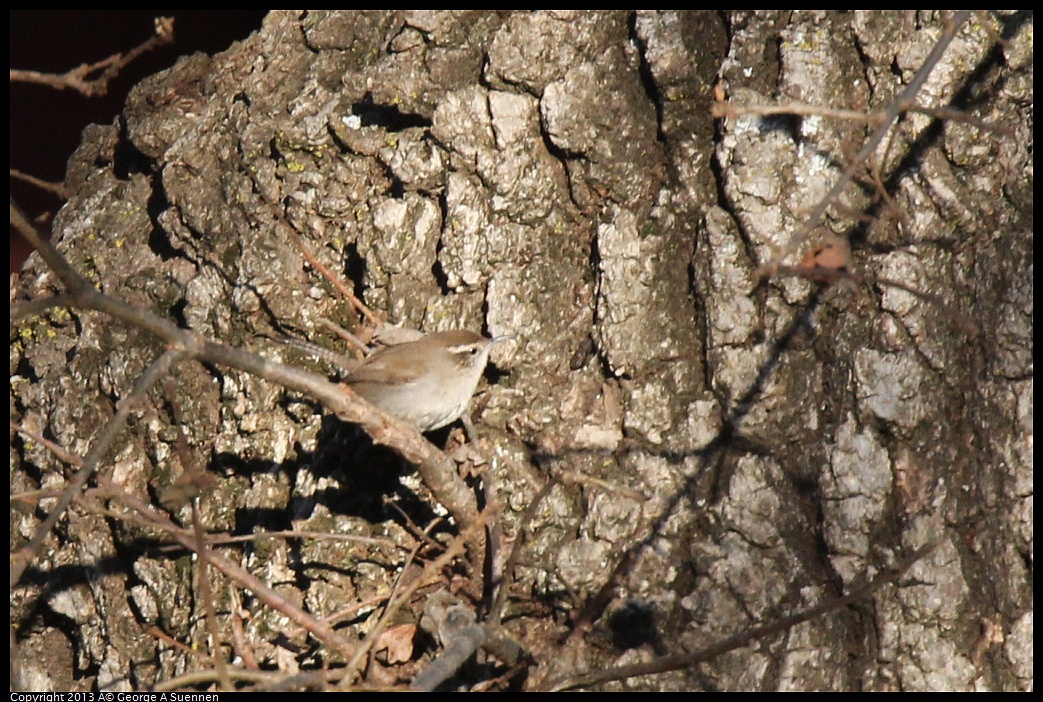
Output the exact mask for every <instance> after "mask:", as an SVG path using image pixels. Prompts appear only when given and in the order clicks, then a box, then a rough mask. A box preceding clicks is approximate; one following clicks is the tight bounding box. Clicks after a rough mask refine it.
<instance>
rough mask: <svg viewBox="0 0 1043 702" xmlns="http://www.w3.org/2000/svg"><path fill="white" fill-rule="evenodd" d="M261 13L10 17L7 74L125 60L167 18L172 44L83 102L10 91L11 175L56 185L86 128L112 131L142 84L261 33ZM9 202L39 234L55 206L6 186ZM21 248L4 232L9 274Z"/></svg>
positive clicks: (32, 90) (33, 190)
mask: <svg viewBox="0 0 1043 702" xmlns="http://www.w3.org/2000/svg"><path fill="white" fill-rule="evenodd" d="M266 14H267V10H249V11H246V10H220V11H186V10H134V11H125V12H124V11H115V10H85V11H59V10H17V11H11V12H10V20H11V43H10V46H11V63H10V68H17V69H23V70H35V71H43V72H48V73H58V74H61V73H65V72H66V71H68V70H70V69H72V68H75V67H77V66H79V65H80V64H84V63H94V62H95V61H100V60H102V59H104V58H107V57H109V56H111V55H112V54H115V53H125V52H127V51H130V50H131V49H133V48H134V47H136V46H138V45H139V44H141V43H143V42H144V41H146V40H147V39H148V38H149V37H150V36H152V35H153V33H154V29H153V27H154V19H155V18H156V17H173V18H174V42H173V43H172V44H169V45H167V46H163V47H160V48H158V49H156V50H153V51H151V52H148V53H146V54H144V55H142V56H140V57H138V59H137V60H135V61H134V62H132V63H130V64H129V65H127V66H126V67H124V69H123V70H122V71H121V72H120V74H119V75H118V76H117V77H116V78H115V79H114V80H112V81H111V82H110V83H109V90H108V93H107V94H106V95H104V96H100V97H86V96H84V95H81V94H80V93H78V92H76V91H74V90H70V89H64V90H56V89H55V88H52V87H50V86H47V85H39V84H34V83H11V103H10V104H11V132H10V154H11V156H10V164H9V165H10V167H11V168H14V169H17V170H19V171H22V172H23V173H27V174H29V175H32V176H35V177H37V178H41V179H43V180H47V181H53V182H61V181H62V180H63V178H64V177H65V163H66V161H67V160H68V158H69V156H70V155H71V154H72V152H73V150H74V149H75V148H76V145H77V144H78V143H79V141H80V133H81V132H82V131H83V128H84V127H85V126H86V125H88V124H91V123H98V124H111V123H112V121H113V120H114V119H115V117H116V115H117V114H118V113H119V111H120V109H121V108H122V107H123V101H124V98H125V97H126V94H127V92H128V91H129V90H130V88H131V87H132V86H134V84H136V83H137V82H138V81H140V80H141V79H142V78H144V77H145V76H148V75H151V74H152V73H155V72H156V71H160V70H162V69H164V68H168V67H170V66H172V65H173V64H174V62H175V61H176V60H177V58H178V57H179V56H181V55H184V54H191V53H194V52H196V51H203V52H206V53H208V54H215V53H218V52H221V51H224V50H225V49H227V48H228V46H229V45H230V44H231V43H232V42H233V41H236V40H238V39H243V38H245V37H247V36H248V35H249V34H250V33H251V32H253V31H254V30H256V29H258V28H259V27H260V26H261V21H262V20H263V19H264V16H265V15H266ZM10 182H11V185H10V194H11V197H12V198H13V199H14V201H15V202H17V203H18V204H19V206H21V207H22V209H23V210H25V212H26V214H28V215H29V217H30V218H32V219H34V220H37V221H38V223H39V225H40V229H41V231H44V232H46V231H48V230H49V228H50V227H49V224H50V220H51V218H52V217H53V215H54V213H55V212H56V211H57V210H58V208H60V207H61V205H62V201H61V199H60V198H58V197H57V196H56V195H54V194H53V193H49V192H45V191H43V190H41V189H40V188H37V187H35V186H33V185H29V184H27V183H25V182H23V181H21V180H17V179H15V178H12V179H11V181H10ZM26 254H27V251H26V244H25V243H24V242H23V241H22V239H21V237H19V236H18V235H17V234H16V233H14V231H13V230H12V232H11V272H14V271H16V270H18V269H20V268H21V266H22V262H23V261H24V258H25V255H26Z"/></svg>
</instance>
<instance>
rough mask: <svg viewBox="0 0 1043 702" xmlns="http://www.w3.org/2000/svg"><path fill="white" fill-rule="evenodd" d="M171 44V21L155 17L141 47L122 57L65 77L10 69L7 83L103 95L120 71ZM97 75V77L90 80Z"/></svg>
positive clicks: (88, 64)
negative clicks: (137, 59)
mask: <svg viewBox="0 0 1043 702" xmlns="http://www.w3.org/2000/svg"><path fill="white" fill-rule="evenodd" d="M173 41H174V18H173V17H157V18H156V19H155V30H154V33H153V35H152V36H151V37H149V38H148V39H147V40H145V41H144V42H143V43H142V44H140V45H138V46H136V47H134V48H133V49H131V50H130V51H128V52H127V53H126V54H113V55H112V56H109V57H108V58H104V59H102V60H101V61H95V62H94V63H85V64H82V65H80V66H77V67H76V68H73V69H70V70H68V71H66V72H65V73H43V72H41V71H28V70H18V69H14V68H12V69H11V73H10V82H12V83H39V84H41V85H48V86H50V87H52V88H55V89H57V90H63V89H65V88H71V89H73V90H75V91H77V92H79V93H81V94H83V95H86V96H87V97H93V96H95V95H104V94H105V93H106V92H108V89H109V82H110V81H111V80H112V79H113V78H115V77H116V76H117V75H119V72H120V71H121V70H123V67H124V66H126V65H127V64H128V63H130V62H131V61H133V60H134V59H136V58H137V57H139V56H141V55H142V54H143V53H145V52H146V51H152V50H153V49H156V48H158V47H160V46H164V45H166V44H170V43H172V42H173ZM99 71H101V73H100V75H97V76H95V77H93V78H92V77H91V76H92V75H94V74H97V73H98V72H99Z"/></svg>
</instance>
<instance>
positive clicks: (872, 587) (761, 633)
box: [544, 542, 938, 691]
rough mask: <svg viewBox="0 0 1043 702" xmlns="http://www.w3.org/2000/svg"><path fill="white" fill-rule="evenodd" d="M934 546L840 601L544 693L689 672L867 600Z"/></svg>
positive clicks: (558, 684) (561, 682)
mask: <svg viewBox="0 0 1043 702" xmlns="http://www.w3.org/2000/svg"><path fill="white" fill-rule="evenodd" d="M937 545H938V542H932V543H929V544H927V545H926V546H921V547H920V548H918V549H916V550H915V551H913V552H912V553H911V554H909V556H908V557H907V558H905V559H903V560H902V561H900V562H899V563H897V564H896V565H895V566H894V567H892V568H890V569H888V570H885V571H883V572H882V573H880V574H879V575H877V576H876V577H875V578H873V579H872V580H869V581H868V582H867V583H866V584H865V585H863V586H861V587H857V588H855V589H854V590H852V591H851V592H849V593H848V594H846V595H843V596H841V597H834V598H830V599H828V600H826V601H824V602H821V603H819V604H817V605H814V606H813V607H808V608H807V609H804V610H801V611H799V612H796V613H794V614H790V615H787V616H785V617H780V618H779V619H776V620H775V621H773V622H770V623H768V624H764V625H762V626H755V627H752V628H750V629H747V630H746V631H743V632H740V633H738V634H735V635H734V636H729V637H728V638H726V639H721V640H720V641H717V642H716V643H714V644H712V645H710V646H707V647H706V648H703V649H700V650H698V651H695V652H694V653H682V654H676V655H672V656H662V657H660V658H656V659H654V660H651V661H648V662H646V663H636V664H634V665H625V666H619V667H616V668H609V669H607V670H601V671H595V672H590V673H583V674H580V675H574V676H569V677H565V678H560V679H557V680H551V681H548V682H547V683H546V685H545V686H544V689H547V690H553V691H561V690H569V689H574V688H578V687H589V686H591V685H596V684H598V683H604V682H608V681H610V680H624V679H626V678H632V677H636V676H639V675H654V674H657V673H666V672H669V671H671V670H681V669H683V668H691V667H692V666H694V665H697V664H699V663H703V662H705V661H708V660H711V659H713V658H716V657H717V656H720V655H723V654H725V653H727V652H729V651H734V650H735V649H738V648H742V647H744V646H747V645H749V644H750V643H752V642H754V641H758V640H760V639H763V638H765V637H768V636H771V635H772V634H777V633H779V632H782V631H786V630H788V629H792V628H793V627H795V626H797V625H798V624H803V623H804V622H808V621H811V620H812V619H818V618H820V617H822V616H825V615H826V614H829V613H830V612H834V611H836V610H838V609H843V608H844V607H847V606H849V605H852V604H854V603H856V602H859V601H861V600H864V599H867V598H869V597H871V596H872V595H873V594H874V593H876V592H877V591H878V590H879V589H880V588H882V587H883V586H884V585H887V584H889V583H893V582H896V581H897V580H898V579H899V578H900V577H901V576H902V575H903V574H904V573H905V572H906V571H908V570H909V569H910V568H911V567H912V566H913V565H914V564H915V563H916V562H917V561H919V560H920V559H922V558H923V557H924V556H926V555H927V554H928V553H930V552H931V551H932V550H934V548H935V547H936V546H937Z"/></svg>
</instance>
